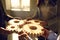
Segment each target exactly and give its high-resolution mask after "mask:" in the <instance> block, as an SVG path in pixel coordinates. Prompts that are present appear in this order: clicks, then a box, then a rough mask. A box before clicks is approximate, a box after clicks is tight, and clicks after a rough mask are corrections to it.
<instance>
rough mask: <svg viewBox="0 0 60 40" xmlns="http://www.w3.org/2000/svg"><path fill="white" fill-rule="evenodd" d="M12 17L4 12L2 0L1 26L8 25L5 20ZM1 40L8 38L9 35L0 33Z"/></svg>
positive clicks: (0, 5) (0, 11)
mask: <svg viewBox="0 0 60 40" xmlns="http://www.w3.org/2000/svg"><path fill="white" fill-rule="evenodd" d="M10 19H11V18H9V17H8V16H7V15H6V13H5V12H4V9H3V6H2V2H1V0H0V27H3V28H5V27H6V24H5V21H8V20H10ZM0 40H7V37H6V36H5V35H2V34H0Z"/></svg>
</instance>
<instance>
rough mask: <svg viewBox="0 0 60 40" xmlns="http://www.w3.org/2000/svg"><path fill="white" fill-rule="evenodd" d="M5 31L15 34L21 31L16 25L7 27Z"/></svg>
mask: <svg viewBox="0 0 60 40" xmlns="http://www.w3.org/2000/svg"><path fill="white" fill-rule="evenodd" d="M6 29H7V30H10V31H16V32H20V31H22V28H19V27H18V26H17V25H8V26H7V27H6Z"/></svg>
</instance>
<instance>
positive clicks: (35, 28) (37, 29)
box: [23, 24, 44, 36]
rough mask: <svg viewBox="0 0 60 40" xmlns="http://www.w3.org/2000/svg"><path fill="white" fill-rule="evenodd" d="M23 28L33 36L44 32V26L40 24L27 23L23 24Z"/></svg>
mask: <svg viewBox="0 0 60 40" xmlns="http://www.w3.org/2000/svg"><path fill="white" fill-rule="evenodd" d="M23 29H24V30H25V31H26V32H27V33H28V34H29V35H32V36H39V35H42V34H43V33H44V31H42V30H43V29H44V28H43V27H41V26H40V25H36V24H26V25H24V26H23Z"/></svg>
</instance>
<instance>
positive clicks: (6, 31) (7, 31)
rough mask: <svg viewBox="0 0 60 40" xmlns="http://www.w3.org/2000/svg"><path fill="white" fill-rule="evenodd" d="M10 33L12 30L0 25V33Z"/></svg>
mask: <svg viewBox="0 0 60 40" xmlns="http://www.w3.org/2000/svg"><path fill="white" fill-rule="evenodd" d="M10 33H12V31H10V30H7V29H5V28H3V27H0V34H3V35H8V34H10Z"/></svg>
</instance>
